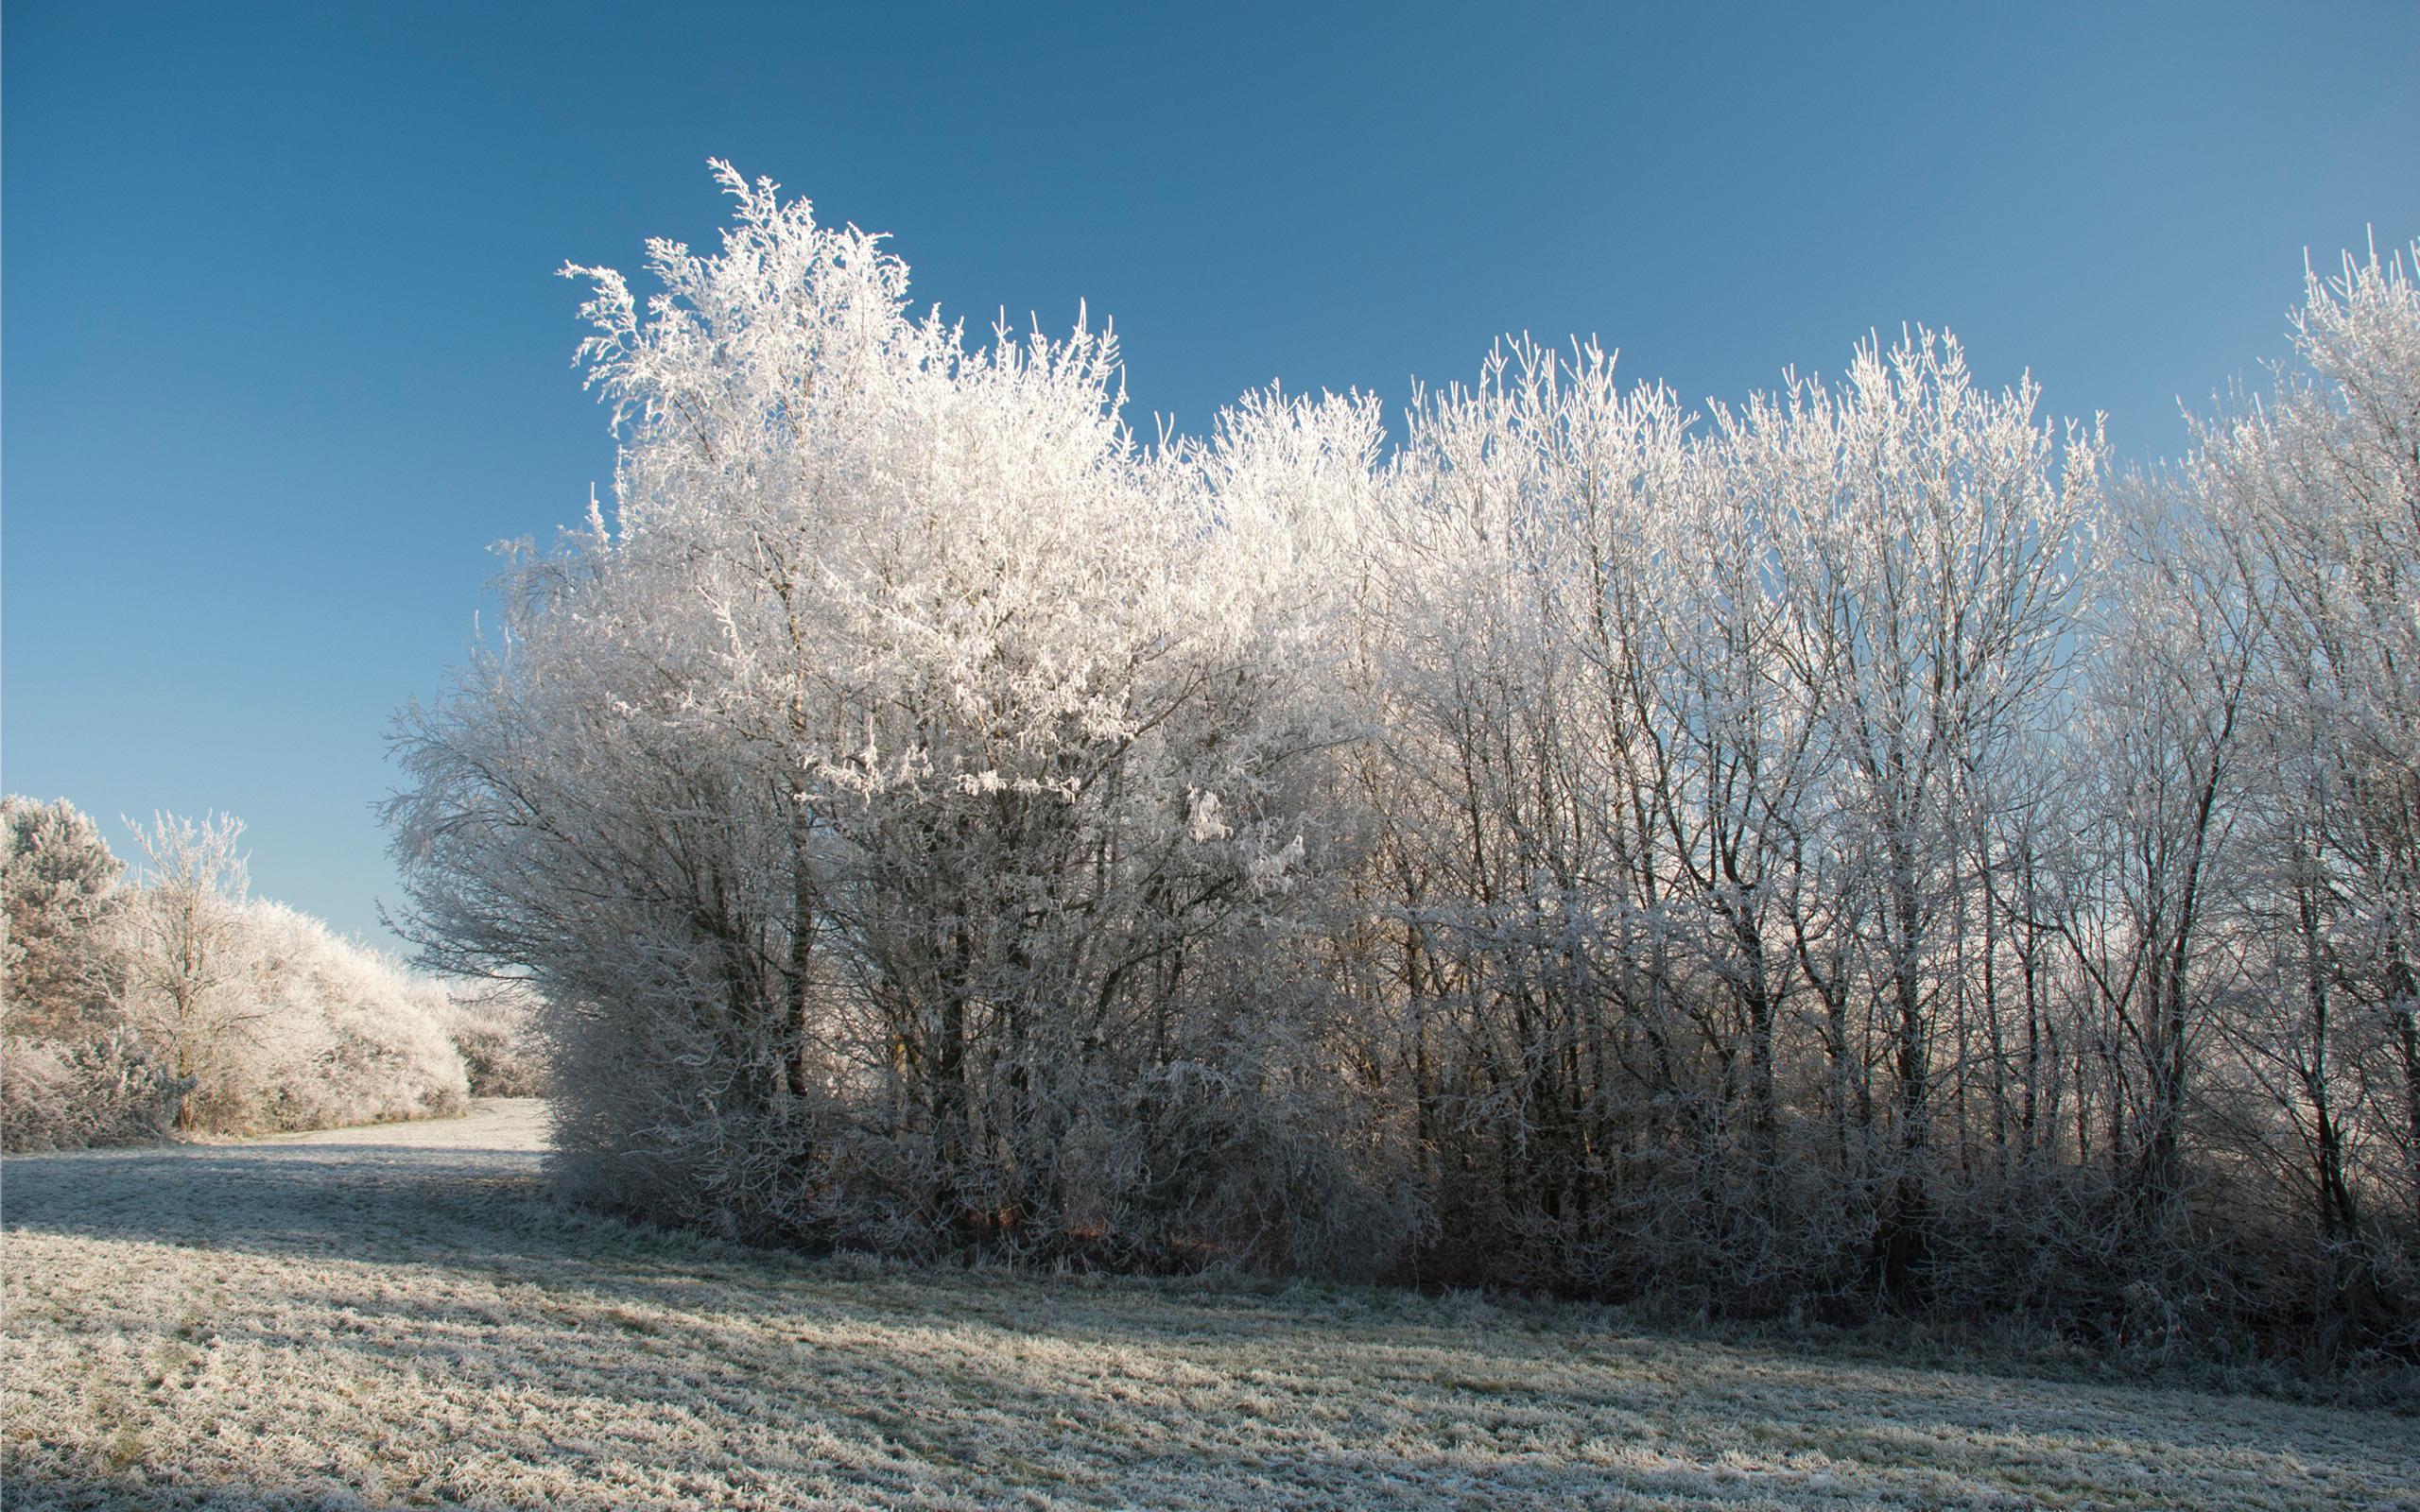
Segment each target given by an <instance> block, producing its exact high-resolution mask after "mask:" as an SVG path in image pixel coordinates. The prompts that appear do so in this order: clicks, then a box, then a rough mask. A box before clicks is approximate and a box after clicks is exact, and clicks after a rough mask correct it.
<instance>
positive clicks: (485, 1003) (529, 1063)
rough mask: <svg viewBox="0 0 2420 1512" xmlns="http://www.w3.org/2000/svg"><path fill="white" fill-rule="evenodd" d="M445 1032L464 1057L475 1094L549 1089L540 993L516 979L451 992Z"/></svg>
mask: <svg viewBox="0 0 2420 1512" xmlns="http://www.w3.org/2000/svg"><path fill="white" fill-rule="evenodd" d="M447 999H448V1000H447V1003H446V1006H445V1033H446V1036H447V1038H449V1039H450V1040H453V1041H454V1050H455V1053H456V1054H458V1055H459V1056H460V1057H462V1069H463V1070H464V1071H465V1072H467V1073H468V1074H469V1075H470V1080H471V1095H472V1096H474V1097H540V1096H544V1094H545V1091H546V1077H547V1057H546V1054H545V1046H544V1040H543V1038H542V1036H541V1035H540V1033H539V1029H538V1022H537V1017H536V1010H537V1007H538V1002H537V998H536V996H535V994H533V993H531V992H529V991H528V989H527V988H523V987H521V986H520V985H519V984H517V983H510V982H505V983H498V982H478V983H466V984H463V985H460V986H458V987H456V988H454V989H453V990H452V991H451V992H449V993H448V995H447Z"/></svg>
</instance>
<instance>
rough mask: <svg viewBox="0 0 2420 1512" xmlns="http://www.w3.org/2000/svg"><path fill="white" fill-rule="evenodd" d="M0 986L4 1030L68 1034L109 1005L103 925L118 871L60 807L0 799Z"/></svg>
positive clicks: (91, 828)
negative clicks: (1, 840)
mask: <svg viewBox="0 0 2420 1512" xmlns="http://www.w3.org/2000/svg"><path fill="white" fill-rule="evenodd" d="M0 826H5V846H6V850H5V852H0V899H5V902H6V906H7V914H6V920H5V923H0V987H5V990H6V992H7V1021H8V1032H9V1033H10V1034H24V1033H29V1032H30V1033H48V1034H55V1035H73V1034H75V1033H76V1032H78V1030H79V1029H81V1028H82V1027H83V1026H84V1025H85V1022H86V1021H87V1020H89V1019H91V1018H93V1017H95V1014H96V1012H97V1011H98V1010H100V1009H101V1008H102V1007H103V1006H104V1005H106V1003H107V1001H108V998H109V989H110V988H109V982H108V979H107V978H108V971H107V958H106V957H107V952H106V949H105V946H104V944H103V938H104V935H105V931H106V926H107V924H108V922H109V919H110V917H111V914H112V910H113V905H114V904H115V903H116V902H117V901H118V900H117V885H118V879H119V876H120V874H121V873H123V872H124V871H125V869H126V868H125V864H124V863H123V862H121V861H119V860H118V859H117V858H116V857H115V856H113V855H112V854H110V848H109V844H108V842H106V841H104V840H103V839H102V838H101V833H100V830H99V829H98V827H96V826H95V824H94V823H93V821H92V820H91V819H90V818H89V817H87V816H84V815H82V814H79V813H78V812H77V811H76V808H75V806H74V805H73V804H71V803H69V802H68V801H67V800H66V799H59V800H57V801H56V802H51V803H38V802H35V801H34V800H32V799H26V798H20V797H18V796H16V795H15V794H13V793H12V794H10V795H9V797H8V798H7V799H0Z"/></svg>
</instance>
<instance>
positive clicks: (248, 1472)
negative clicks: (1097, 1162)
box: [0, 1101, 2420, 1508]
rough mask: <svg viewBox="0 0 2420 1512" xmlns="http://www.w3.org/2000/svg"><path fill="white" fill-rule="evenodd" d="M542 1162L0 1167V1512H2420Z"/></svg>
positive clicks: (1459, 1328) (2161, 1419)
mask: <svg viewBox="0 0 2420 1512" xmlns="http://www.w3.org/2000/svg"><path fill="white" fill-rule="evenodd" d="M543 1141H544V1119H543V1108H541V1107H540V1106H539V1105H537V1104H534V1103H529V1102H517V1101H499V1102H491V1103H483V1104H481V1105H479V1106H478V1107H477V1108H475V1111H474V1112H473V1114H472V1115H471V1116H470V1117H469V1118H466V1119H460V1120H455V1121H451V1122H448V1123H443V1124H422V1125H389V1126H385V1127H380V1128H374V1129H339V1130H333V1131H330V1132H326V1133H320V1134H309V1135H299V1136H288V1137H285V1138H281V1139H275V1140H264V1141H258V1142H249V1143H241V1144H225V1145H216V1146H189V1147H185V1148H180V1149H174V1150H143V1151H121V1152H96V1153H87V1154H77V1155H51V1156H38V1157H28V1158H25V1159H20V1160H9V1161H8V1162H7V1163H6V1166H5V1169H0V1213H4V1214H5V1222H6V1226H7V1305H8V1313H7V1331H6V1349H7V1355H6V1361H5V1373H0V1385H5V1387H6V1408H5V1426H4V1427H0V1433H5V1455H4V1456H0V1477H5V1487H6V1492H5V1500H6V1502H7V1504H8V1505H9V1506H10V1507H50V1506H103V1505H107V1506H112V1507H115V1506H130V1507H147V1506H189V1505H210V1506H226V1507H242V1506H254V1505H270V1506H356V1505H371V1506H379V1505H398V1504H400V1505H419V1504H431V1503H473V1504H477V1505H495V1506H507V1505H511V1506H631V1505H668V1506H700V1507H709V1506H710V1507H725V1506H729V1507H785V1508H787V1507H823V1506H831V1507H859V1506H879V1507H995V1506H1009V1507H1019V1506H1025V1507H1069V1508H1074V1507H1087V1508H1112V1507H1138V1508H1140V1507H1151V1508H1158V1507H1238V1506H1299V1507H1353V1506H1373V1507H1376V1506H1388V1507H1441V1508H1442V1507H1532V1506H1535V1507H1592V1508H1593V1507H1606V1508H1611V1507H1726V1508H1748V1507H1763V1508H1778V1507H1865V1506H1881V1505H1890V1506H1910V1505H1913V1506H2047V1507H2076V1508H2082V1507H2087V1506H2089V1507H2097V1508H2107V1507H2264V1508H2283V1507H2309V1508H2339V1507H2399V1508H2420V1423H2415V1422H2414V1421H2413V1420H2412V1419H2410V1418H2405V1417H2391V1416H2387V1415H2383V1414H2364V1413H2359V1412H2351V1411H2342V1410H2334V1409H2322V1408H2307V1407H2295V1406H2289V1405H2282V1404H2280V1403H2277V1402H2274V1401H2268V1400H2256V1399H2250V1398H2214V1397H2203V1396H2195V1395H2191V1394H2187V1393H2181V1392H2163V1391H2156V1390H2149V1389H2130V1388H2119V1387H2090V1386H2079V1385H2062V1384H2048V1383H2041V1382H2033V1381H2019V1380H2009V1379H2000V1378H1993V1377H1982V1376H1962V1375H1952V1374H1943V1373H1934V1372H1928V1371H1925V1370H1919V1369H1896V1368H1888V1367H1882V1366H1872V1365H1869V1364H1845V1363H1841V1362H1824V1361H1816V1360H1808V1359H1805V1358H1800V1357H1795V1356H1788V1355H1779V1354H1765V1353H1759V1352H1755V1351H1749V1350H1740V1349H1726V1348H1721V1347H1718V1346H1713V1345H1707V1344H1699V1343H1676V1342H1673V1341H1669V1340H1659V1339H1656V1338H1653V1337H1650V1336H1643V1335H1637V1334H1634V1333H1629V1332H1623V1331H1622V1330H1620V1329H1618V1328H1609V1327H1608V1320H1607V1314H1602V1313H1599V1312H1595V1311H1593V1310H1587V1309H1559V1308H1543V1307H1542V1308H1537V1309H1534V1310H1532V1309H1513V1310H1511V1311H1505V1310H1500V1309H1498V1308H1496V1307H1493V1306H1489V1305H1486V1304H1483V1303H1480V1302H1478V1301H1476V1300H1473V1299H1469V1298H1453V1297H1448V1298H1443V1299H1436V1298H1423V1297H1415V1296H1409V1295H1405V1294H1400V1293H1392V1292H1380V1291H1362V1290H1353V1289H1337V1290H1329V1289H1322V1288H1316V1287H1301V1288H1294V1289H1288V1290H1279V1289H1277V1288H1273V1287H1271V1288H1257V1289H1255V1288H1253V1287H1250V1286H1245V1285H1238V1284H1233V1283H1230V1284H1226V1285H1223V1286H1210V1285H1204V1284H1188V1285H1171V1284H1158V1285H1154V1284H1151V1283H1147V1282H1139V1281H1136V1282H1128V1281H1111V1282H1099V1281H1087V1280H1080V1279H1078V1280H1032V1279H1023V1278H1013V1277H1009V1276H1004V1275H997V1274H985V1273H979V1272H978V1273H972V1274H970V1273H966V1272H955V1273H951V1272H917V1273H905V1274H903V1273H899V1272H896V1271H890V1272H886V1271H884V1270H883V1269H882V1268H881V1267H880V1266H879V1265H877V1264H874V1263H871V1262H868V1263H865V1264H862V1265H858V1266H855V1267H851V1266H844V1265H838V1264H832V1263H808V1262H803V1261H798V1260H794V1259H791V1258H788V1257H785V1256H779V1255H767V1254H759V1253H755V1252H751V1251H746V1250H740V1249H735V1248H732V1247H729V1246H722V1245H717V1244H715V1243H712V1242H710V1241H703V1240H697V1239H691V1238H686V1237H682V1236H671V1235H664V1234H656V1233H648V1232H641V1231H633V1230H631V1229H623V1228H621V1227H619V1226H616V1225H613V1224H610V1223H605V1222H601V1221H596V1220H590V1219H584V1218H581V1217H579V1216H578V1215H574V1214H566V1213H563V1212H562V1211H557V1210H555V1209H553V1208H551V1207H550V1206H548V1205H546V1204H544V1203H543V1202H541V1201H537V1200H534V1199H535V1196H536V1194H537V1191H538V1176H537V1163H538V1159H539V1156H538V1151H539V1149H540V1147H541V1146H542V1144H543Z"/></svg>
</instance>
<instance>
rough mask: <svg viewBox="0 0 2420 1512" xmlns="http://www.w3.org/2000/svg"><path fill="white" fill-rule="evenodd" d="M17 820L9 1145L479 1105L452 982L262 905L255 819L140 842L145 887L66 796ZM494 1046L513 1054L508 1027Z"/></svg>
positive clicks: (162, 831) (1, 1134) (169, 821)
mask: <svg viewBox="0 0 2420 1512" xmlns="http://www.w3.org/2000/svg"><path fill="white" fill-rule="evenodd" d="M0 817H5V821H6V833H5V840H6V844H5V847H0V862H4V863H5V868H6V870H5V877H0V883H5V887H4V888H0V891H5V895H6V902H7V916H6V917H7V923H8V930H7V934H6V935H5V936H0V940H4V941H5V944H6V986H7V1019H8V1030H9V1033H8V1037H7V1048H6V1052H5V1057H0V1146H5V1147H6V1148H7V1149H9V1150H12V1151H23V1150H41V1149H73V1148H78V1147H81V1146H85V1145H93V1144H122V1143H139V1142H142V1141H146V1140H152V1139H159V1138H164V1137H165V1136H166V1135H167V1134H168V1133H169V1132H170V1130H171V1129H182V1130H184V1131H187V1132H190V1133H221V1134H239V1133H262V1132H268V1131H272V1130H283V1129H306V1128H333V1127H337V1126H341V1125H350V1124H368V1123H383V1122H389V1121H392V1120H396V1119H408V1118H430V1117H441V1116H445V1115H449V1114H456V1113H459V1112H461V1111H463V1110H464V1108H465V1107H466V1106H467V1105H468V1101H469V1098H470V1082H469V1078H468V1076H467V1074H466V1073H465V1069H464V1058H463V1057H462V1055H461V1053H460V1052H459V1051H458V1050H457V1049H456V1048H455V1043H454V1040H452V1038H450V1030H451V1027H452V1024H453V1022H454V1019H455V1013H454V1005H453V1004H452V1003H451V1002H450V1001H449V999H448V997H447V995H446V990H445V988H444V985H443V984H442V983H441V982H439V981H438V980H437V979H435V978H433V977H428V976H423V975H420V974H417V973H413V972H409V971H405V970H404V969H403V968H402V967H401V966H399V965H397V964H396V963H395V962H394V961H393V960H392V959H390V958H389V957H388V956H386V955H384V954H380V953H378V952H376V951H373V950H370V949H367V948H366V947H364V946H361V945H359V944H356V943H354V942H352V941H349V940H345V939H341V938H338V937H337V936H336V935H334V934H332V933H331V932H330V931H329V930H328V927H327V926H326V925H325V924H323V923H321V922H320V920H318V919H313V918H310V917H309V916H308V915H305V914H301V913H298V912H296V911H295V910H293V909H291V908H287V907H285V905H283V904H280V903H274V902H267V901H264V900H258V899H248V898H246V897H245V888H246V877H245V866H244V861H243V858H242V856H241V855H239V854H238V853H237V851H235V840H236V838H237V836H238V835H239V834H240V833H242V828H243V827H242V825H240V824H239V823H237V822H235V821H234V820H232V819H224V818H214V819H205V820H203V821H202V822H200V823H196V822H194V821H192V820H186V819H175V818H169V817H160V818H157V819H155V821H154V822H153V823H152V825H151V826H150V827H149V828H148V829H141V828H138V829H137V830H136V840H137V843H138V846H139V847H140V849H141V851H142V852H143V857H144V860H145V861H146V862H147V863H148V865H147V867H145V868H144V869H143V874H142V878H141V881H140V883H139V884H129V883H127V882H125V881H123V880H122V877H123V874H124V872H125V869H126V868H125V867H124V865H123V864H122V863H120V862H119V861H118V860H117V859H116V858H115V857H114V856H112V855H111V854H110V852H109V848H108V846H107V845H105V844H103V843H102V841H101V838H100V835H99V832H98V831H97V830H96V829H95V827H94V825H93V823H92V821H91V820H90V819H88V818H86V817H85V816H83V815H81V814H78V813H77V812H76V810H75V808H74V807H73V806H72V805H70V804H68V803H67V802H66V801H65V800H64V799H61V800H60V801H58V802H56V803H49V804H42V803H34V802H30V801H28V800H26V799H20V798H14V797H11V798H9V799H6V800H5V810H0ZM493 1033H494V1034H495V1035H499V1036H501V1037H502V1042H503V1043H504V1044H506V1045H508V1046H509V1045H510V1044H512V1043H513V1042H514V1041H513V1040H512V1037H511V1034H510V1029H509V1022H508V1021H507V1020H506V1019H504V1018H497V1020H496V1023H495V1025H494V1027H493ZM508 1058H509V1057H508Z"/></svg>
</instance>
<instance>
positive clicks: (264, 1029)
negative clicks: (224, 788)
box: [200, 902, 470, 1131]
mask: <svg viewBox="0 0 2420 1512" xmlns="http://www.w3.org/2000/svg"><path fill="white" fill-rule="evenodd" d="M240 949H241V953H242V955H243V957H244V990H245V993H246V995H247V997H248V999H249V1001H250V1004H251V1008H250V1013H249V1016H248V1018H247V1022H245V1024H244V1033H243V1034H242V1035H241V1036H240V1037H238V1040H237V1042H236V1043H235V1044H234V1045H233V1046H232V1047H231V1053H230V1054H229V1055H228V1056H227V1057H225V1059H224V1060H223V1061H222V1062H221V1063H220V1064H219V1065H218V1066H217V1067H216V1075H215V1076H214V1078H213V1080H212V1081H211V1082H210V1083H208V1084H206V1086H205V1087H204V1088H203V1089H201V1091H200V1095H201V1096H202V1098H203V1102H204V1106H205V1107H206V1108H207V1109H208V1113H207V1116H208V1120H209V1125H210V1126H212V1127H216V1128H219V1129H222V1130H228V1131H237V1130H243V1131H249V1130H253V1129H304V1128H336V1127H340V1126H342V1125H352V1124H378V1123H387V1122H390V1121H393V1120H397V1119H408V1118H431V1117H441V1116H446V1115H451V1114H457V1113H459V1112H461V1111H463V1109H464V1108H466V1107H467V1106H468V1104H469V1097H470V1088H469V1083H468V1080H467V1078H466V1076H465V1074H464V1072H463V1067H462V1057H460V1055H459V1054H458V1053H457V1052H456V1050H455V1048H454V1044H453V1041H452V1040H450V1039H448V1038H447V1035H446V1028H445V1023H446V1017H447V1007H448V1005H447V1002H446V997H445V988H444V987H443V985H442V984H441V983H439V982H437V981H434V980H432V979H430V978H427V977H423V976H417V975H414V974H412V973H410V972H407V971H404V970H403V969H401V968H400V967H398V966H397V965H396V964H395V963H394V962H393V961H391V960H389V958H388V957H386V956H384V955H382V954H379V953H377V952H375V951H372V950H369V949H366V948H364V947H362V946H360V945H356V944H354V943H353V942H351V941H349V940H344V939H340V938H338V937H337V936H335V935H334V934H331V933H330V932H329V930H328V927H327V926H326V925H325V924H323V923H321V922H320V920H318V919H313V918H311V917H310V916H308V915H306V914H301V913H297V912H296V911H294V910H293V909H291V908H287V907H285V905H283V904H281V903H273V902H251V903H249V904H247V905H246V907H245V910H244V915H243V922H242V928H241V946H240Z"/></svg>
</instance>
